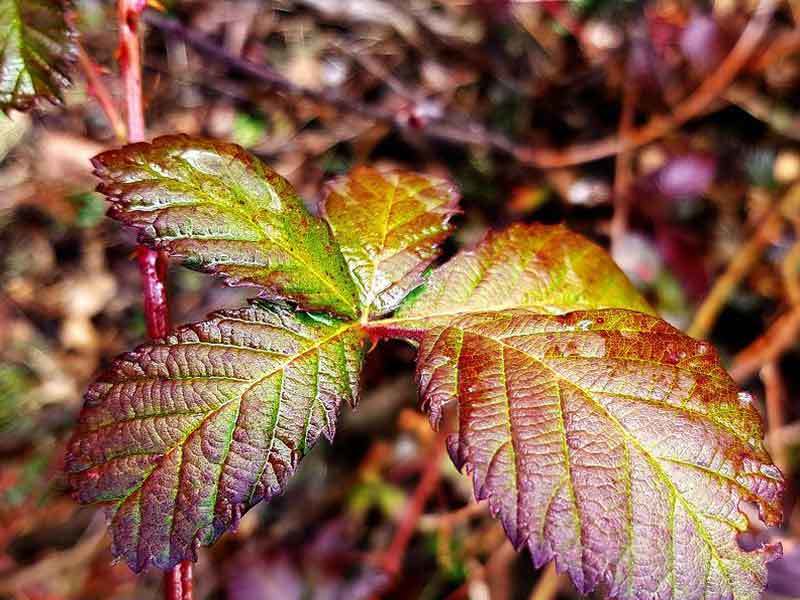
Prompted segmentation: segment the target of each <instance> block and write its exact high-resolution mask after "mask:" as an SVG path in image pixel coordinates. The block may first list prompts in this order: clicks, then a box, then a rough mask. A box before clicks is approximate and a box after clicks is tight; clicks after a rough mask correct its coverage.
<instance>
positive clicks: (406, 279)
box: [323, 167, 458, 317]
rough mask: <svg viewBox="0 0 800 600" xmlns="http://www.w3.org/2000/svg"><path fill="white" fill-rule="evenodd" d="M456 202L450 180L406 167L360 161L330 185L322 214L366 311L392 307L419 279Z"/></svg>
mask: <svg viewBox="0 0 800 600" xmlns="http://www.w3.org/2000/svg"><path fill="white" fill-rule="evenodd" d="M457 202H458V194H457V193H456V191H455V189H454V187H453V185H452V184H451V183H449V182H447V181H445V180H443V179H439V178H437V177H432V176H428V175H421V174H418V173H411V172H407V171H388V172H384V171H379V170H377V169H373V168H370V167H358V168H356V169H355V170H353V171H352V172H351V173H350V174H349V175H347V176H345V177H341V178H339V179H337V180H335V181H334V182H332V183H331V184H330V185H329V188H328V193H327V196H326V198H325V200H324V202H323V214H324V216H325V219H326V220H327V221H328V223H329V224H330V226H331V229H332V230H333V233H334V236H335V237H336V241H337V242H338V243H339V246H340V248H341V250H342V254H343V255H344V258H345V261H346V262H347V266H348V267H349V268H350V274H351V276H352V278H353V281H355V283H356V287H357V288H358V295H359V301H360V303H361V307H362V311H363V313H364V315H365V316H366V317H379V316H382V315H385V314H387V313H389V312H391V311H392V310H394V309H395V308H397V306H398V305H399V304H400V302H402V301H403V299H404V298H405V297H406V295H407V294H408V293H409V292H410V291H411V290H412V289H413V288H414V287H416V286H417V285H418V284H419V277H420V275H421V274H422V272H423V271H424V270H425V268H426V267H427V266H428V265H429V264H430V263H431V261H432V260H433V259H434V258H436V256H437V255H438V254H439V249H438V248H439V244H440V243H441V242H442V241H443V240H444V239H445V238H446V237H447V235H448V234H449V232H450V225H449V220H450V216H451V215H452V214H453V213H454V212H455V207H456V204H457Z"/></svg>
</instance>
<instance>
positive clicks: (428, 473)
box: [381, 432, 447, 588]
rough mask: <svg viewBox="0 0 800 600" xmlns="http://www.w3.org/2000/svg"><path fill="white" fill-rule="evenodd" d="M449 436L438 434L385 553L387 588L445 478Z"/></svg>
mask: <svg viewBox="0 0 800 600" xmlns="http://www.w3.org/2000/svg"><path fill="white" fill-rule="evenodd" d="M446 437H447V436H446V434H445V433H443V432H439V433H438V434H437V435H436V438H435V440H434V443H433V447H432V449H431V453H430V456H428V457H427V459H426V461H427V462H426V464H425V469H424V470H423V472H422V476H421V477H420V480H419V483H418V484H417V489H416V490H414V495H413V496H412V497H411V499H410V500H409V503H408V505H407V506H406V509H405V512H404V513H403V517H402V519H401V521H400V524H399V525H398V526H397V530H396V531H395V534H394V538H392V543H391V545H390V546H389V548H388V549H387V550H386V554H384V556H383V560H382V561H381V570H382V571H383V572H384V573H385V574H386V575H387V577H388V581H386V584H385V585H386V587H387V588H388V587H391V585H392V583H393V581H394V578H395V577H397V575H398V573H399V572H400V568H401V567H402V565H403V559H404V558H405V554H406V548H407V547H408V543H409V542H410V541H411V537H412V536H413V535H414V530H415V529H416V528H417V524H418V523H419V519H420V517H421V516H422V511H423V510H424V509H425V504H426V503H427V502H428V499H429V498H430V497H431V495H433V493H434V492H435V491H436V489H437V487H438V485H439V479H440V478H441V475H442V456H443V455H444V450H445V438H446Z"/></svg>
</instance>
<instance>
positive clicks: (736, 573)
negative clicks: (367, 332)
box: [376, 309, 783, 600]
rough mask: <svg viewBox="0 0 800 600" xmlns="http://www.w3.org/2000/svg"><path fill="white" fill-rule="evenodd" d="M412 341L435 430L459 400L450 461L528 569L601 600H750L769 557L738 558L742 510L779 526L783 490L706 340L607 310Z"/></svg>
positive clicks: (505, 315) (479, 325)
mask: <svg viewBox="0 0 800 600" xmlns="http://www.w3.org/2000/svg"><path fill="white" fill-rule="evenodd" d="M376 327H379V326H377V325H376ZM393 327H395V328H396V325H393ZM394 333H395V334H396V333H397V330H396V329H395V330H394ZM407 334H408V335H411V336H413V337H415V338H416V339H417V340H418V341H419V343H420V349H419V356H418V359H417V360H418V362H417V380H418V382H419V386H420V390H421V395H422V398H423V400H424V403H425V405H426V407H427V408H428V410H429V411H430V413H431V419H432V420H433V422H434V423H438V421H439V419H440V416H441V413H442V408H443V406H444V405H445V404H447V403H449V402H453V403H457V406H458V421H459V430H458V433H457V434H455V435H453V436H451V438H450V451H451V456H452V458H453V460H454V462H455V463H456V465H457V466H458V467H459V468H461V467H466V468H467V470H468V472H471V474H472V478H473V482H474V485H475V492H476V496H477V497H478V498H479V499H485V498H488V500H489V504H490V507H491V510H492V512H493V513H494V514H495V515H497V516H498V517H499V518H500V519H501V521H502V523H503V525H504V527H505V530H506V532H507V534H508V536H509V538H510V539H511V540H512V542H513V543H514V544H515V546H517V547H524V546H527V547H528V548H529V549H530V551H531V554H532V555H533V560H534V562H535V564H536V565H537V566H539V565H542V564H544V563H545V562H547V561H549V560H551V559H553V558H555V560H556V563H557V565H558V568H559V569H560V570H565V571H567V572H568V573H569V575H570V577H571V578H572V580H573V582H574V583H575V585H576V587H577V588H578V589H579V590H580V591H582V592H583V593H588V592H589V591H591V590H593V589H595V588H596V587H597V586H598V585H602V586H604V589H605V590H606V592H607V595H608V597H610V598H619V599H624V600H638V599H640V598H648V599H652V600H678V599H680V600H701V599H706V600H708V599H715V600H722V599H725V598H728V599H734V600H757V599H758V598H760V595H761V591H762V590H763V589H764V585H765V583H766V564H765V563H766V562H767V561H769V560H770V559H771V558H772V557H773V556H774V555H775V554H776V553H779V552H780V547H779V546H778V547H764V548H760V549H757V550H754V551H752V552H746V551H744V550H742V549H741V548H740V547H739V545H738V543H737V539H736V535H737V533H738V532H741V531H743V530H745V529H746V528H747V525H748V520H747V518H746V517H745V515H744V513H743V512H742V511H741V508H740V503H741V502H743V501H744V502H751V503H753V504H756V505H757V506H758V508H759V509H760V513H761V516H762V518H763V519H764V520H765V521H766V522H767V523H768V524H777V523H779V522H780V518H781V493H782V487H783V478H782V476H781V474H780V472H779V471H778V469H777V468H776V467H775V466H774V465H773V464H772V461H771V460H770V457H769V456H768V454H767V453H766V451H765V450H764V447H763V443H762V438H763V431H762V428H761V423H760V418H759V415H758V412H757V410H756V409H755V407H754V406H753V404H752V399H751V397H750V396H749V395H748V394H744V393H739V392H738V389H737V387H736V385H735V383H734V382H733V381H732V380H731V378H730V377H729V376H728V375H727V373H726V372H725V371H724V370H723V368H722V367H721V366H720V364H719V361H718V359H717V356H716V354H715V352H714V351H713V350H712V348H711V347H710V345H709V344H707V343H705V342H699V341H696V340H693V339H691V338H689V337H688V336H686V335H684V334H682V333H681V332H680V331H678V330H676V329H674V328H673V327H671V326H670V325H668V324H667V323H665V322H664V321H661V320H660V319H658V318H655V317H652V316H649V315H645V314H641V313H636V312H632V311H627V310H617V309H610V310H592V311H579V312H571V313H568V314H564V315H537V314H535V313H534V312H531V311H526V310H506V311H503V312H488V313H475V314H471V315H462V316H458V317H454V318H452V319H451V320H450V322H448V323H446V324H443V325H440V326H436V327H434V328H432V329H430V330H428V331H419V330H410V331H409V332H407Z"/></svg>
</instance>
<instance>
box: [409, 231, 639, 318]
mask: <svg viewBox="0 0 800 600" xmlns="http://www.w3.org/2000/svg"><path fill="white" fill-rule="evenodd" d="M509 308H529V309H531V310H533V311H536V312H538V313H541V314H560V313H564V312H568V311H572V310H582V309H592V308H628V309H631V310H637V311H640V312H645V313H652V309H651V308H650V306H649V305H648V304H647V302H646V301H645V300H644V298H642V296H641V295H640V294H639V292H637V291H636V288H635V287H634V286H633V285H632V284H631V283H630V281H628V279H627V277H625V274H624V273H623V272H622V271H621V270H620V269H619V268H618V267H617V266H616V265H615V264H614V261H613V260H611V257H610V256H608V254H607V253H606V252H605V251H604V250H603V249H602V248H600V247H599V246H597V245H596V244H593V243H592V242H590V241H589V240H587V239H586V238H584V237H583V236H580V235H578V234H576V233H573V232H571V231H570V230H569V229H567V228H566V227H563V226H560V225H558V226H553V225H540V224H533V225H522V224H516V225H512V226H511V227H509V228H508V229H506V230H504V231H501V232H499V233H495V232H492V233H490V234H489V236H488V237H487V238H486V239H485V240H484V241H483V242H482V243H481V244H479V245H478V247H477V248H475V249H474V250H466V251H462V252H460V253H459V254H458V255H456V256H455V257H454V258H453V259H452V260H450V261H449V262H448V263H446V264H445V265H443V266H441V267H439V268H438V269H436V270H435V271H434V272H433V273H432V274H431V275H430V276H429V277H428V279H427V280H426V282H425V284H424V289H423V290H422V291H421V292H419V293H416V294H415V295H414V297H413V299H411V300H410V301H409V302H406V303H405V304H404V305H402V306H401V307H400V309H399V310H398V311H397V314H396V318H397V320H398V321H407V322H408V323H406V325H407V326H410V324H411V321H415V320H417V321H419V326H421V327H422V328H423V329H424V328H426V327H428V326H430V324H431V322H432V321H433V320H441V319H445V320H447V319H449V318H451V317H452V316H454V315H459V314H465V313H471V312H484V311H501V310H505V309H509Z"/></svg>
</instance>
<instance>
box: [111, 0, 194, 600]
mask: <svg viewBox="0 0 800 600" xmlns="http://www.w3.org/2000/svg"><path fill="white" fill-rule="evenodd" d="M145 5H146V1H145V0H117V20H118V25H119V48H118V51H117V52H118V61H119V67H120V72H121V74H122V80H123V83H124V86H125V105H126V109H127V110H126V116H127V121H128V142H142V141H144V135H145V134H144V106H143V104H142V56H141V48H140V46H139V34H138V30H139V16H140V14H141V12H142V11H143V10H144V7H145ZM136 255H137V257H138V260H139V271H140V272H141V274H142V291H143V294H144V314H145V321H146V323H147V334H148V335H149V336H150V337H151V338H154V339H157V338H161V337H164V336H165V335H167V332H168V331H169V307H168V305H167V288H166V284H165V280H166V275H167V260H168V258H167V256H166V254H165V253H163V252H158V251H156V250H151V249H150V248H147V247H146V246H139V247H138V248H137V249H136ZM164 600H192V563H191V561H188V560H185V561H183V562H181V563H179V564H178V565H176V566H175V567H174V568H173V569H171V570H170V571H167V572H166V573H165V574H164Z"/></svg>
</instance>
